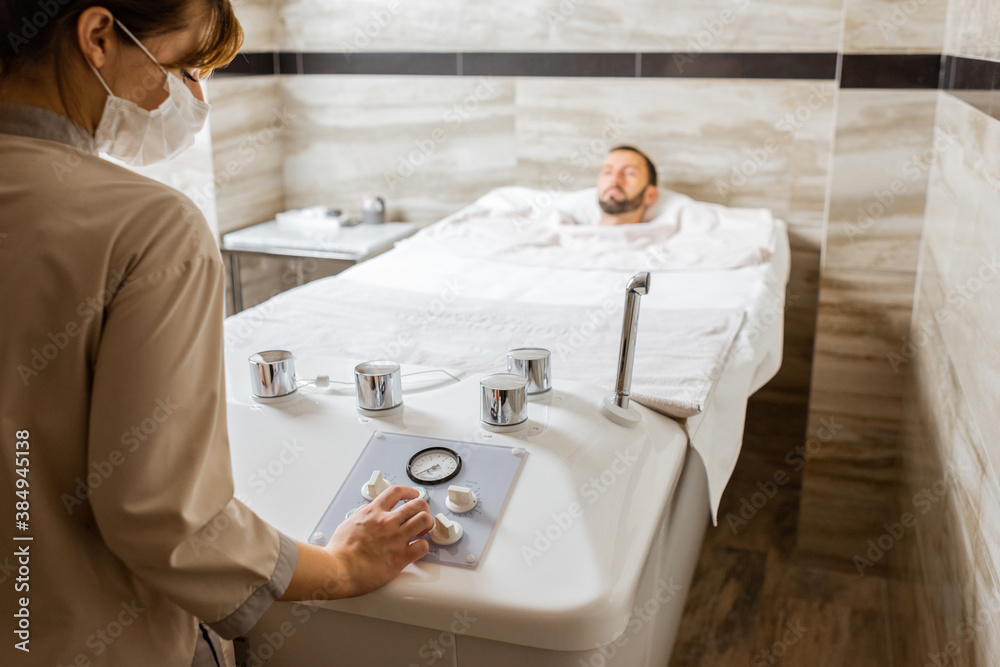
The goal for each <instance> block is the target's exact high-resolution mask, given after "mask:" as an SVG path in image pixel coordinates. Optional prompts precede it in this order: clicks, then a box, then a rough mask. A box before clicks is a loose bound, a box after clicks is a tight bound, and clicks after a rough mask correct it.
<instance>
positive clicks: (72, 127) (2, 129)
mask: <svg viewBox="0 0 1000 667" xmlns="http://www.w3.org/2000/svg"><path fill="white" fill-rule="evenodd" d="M0 134H15V135H18V136H21V137H32V138H34V139H46V140H48V141H58V142H59V143H62V144H68V145H69V146H73V147H74V148H77V149H79V150H81V151H84V152H86V153H91V154H93V155H97V142H96V141H94V137H92V136H91V135H90V134H88V133H87V131H86V130H84V129H83V128H82V127H80V126H79V125H77V124H76V123H74V122H73V121H72V120H70V119H69V118H68V117H66V116H63V115H62V114H58V113H56V112H54V111H49V110H48V109H42V108H39V107H32V106H27V105H24V104H12V103H10V102H0Z"/></svg>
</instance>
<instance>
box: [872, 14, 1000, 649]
mask: <svg viewBox="0 0 1000 667" xmlns="http://www.w3.org/2000/svg"><path fill="white" fill-rule="evenodd" d="M948 14H949V23H948V35H947V39H946V44H947V47H946V53H947V54H948V55H949V56H959V57H963V58H969V59H973V60H969V61H965V62H964V66H965V68H966V70H967V72H968V71H972V73H973V76H963V75H962V73H961V71H959V72H958V73H957V76H955V75H952V74H951V72H952V67H951V65H949V67H948V68H946V70H947V71H948V73H949V81H948V82H947V84H946V87H948V88H951V87H952V85H951V84H952V83H953V82H954V83H957V84H961V85H964V86H967V87H968V89H966V90H961V89H950V90H948V91H947V92H943V93H941V94H940V96H939V99H938V103H937V113H936V117H935V126H934V132H935V134H936V136H937V137H939V142H938V145H939V147H940V150H938V151H937V152H936V153H935V160H934V166H933V168H932V170H931V173H930V182H929V186H928V192H927V206H926V219H925V225H924V230H923V240H922V244H921V254H920V268H919V271H918V274H917V281H916V282H917V289H916V295H915V303H916V305H915V311H914V316H913V321H912V326H911V329H910V332H909V335H908V336H907V337H906V339H905V340H903V341H901V342H900V345H899V347H898V348H897V349H896V350H894V353H895V356H894V357H893V362H894V363H896V364H898V365H900V366H902V368H903V370H905V372H906V373H907V378H908V383H909V391H908V392H907V394H906V397H905V398H906V400H905V405H904V413H903V414H904V416H905V418H906V432H907V437H906V439H905V449H904V452H903V453H904V455H903V457H902V466H901V471H902V473H903V474H902V484H901V485H900V487H901V488H900V508H899V511H900V513H902V512H906V511H909V512H911V513H912V514H914V515H915V517H916V521H915V525H914V526H913V528H912V529H910V531H909V533H910V534H908V535H907V536H906V537H905V538H903V539H901V540H899V548H896V549H894V550H893V552H892V556H893V558H894V559H895V561H894V562H895V564H897V565H898V571H899V578H898V580H897V581H895V582H894V586H893V587H892V588H891V601H892V603H893V606H894V608H895V610H896V612H897V616H898V617H899V618H900V619H902V620H903V621H904V622H906V623H908V624H909V625H910V626H912V627H916V628H919V633H916V634H914V635H913V636H912V637H910V639H909V641H906V642H903V641H900V642H898V643H897V651H898V652H900V655H903V656H905V659H906V660H907V661H908V662H905V663H904V664H925V663H930V664H947V665H962V666H966V665H993V664H996V663H997V660H998V656H1000V589H998V587H1000V529H998V523H997V517H998V516H1000V449H998V447H997V443H998V442H1000V418H998V414H1000V412H998V410H997V397H998V396H1000V335H998V333H997V332H998V330H1000V329H998V324H1000V264H998V262H1000V255H998V253H1000V63H997V62H995V61H993V62H984V61H978V62H977V61H976V60H974V59H978V58H980V57H982V56H988V57H992V58H996V57H997V54H998V52H997V49H996V47H997V42H996V39H997V31H998V30H1000V22H998V18H1000V2H998V1H997V0H981V1H980V2H969V1H968V0H963V1H961V2H959V1H952V2H951V3H950V6H949V12H948ZM949 60H951V61H952V63H951V64H955V63H954V59H953V58H949ZM962 65H963V63H959V70H961V68H962Z"/></svg>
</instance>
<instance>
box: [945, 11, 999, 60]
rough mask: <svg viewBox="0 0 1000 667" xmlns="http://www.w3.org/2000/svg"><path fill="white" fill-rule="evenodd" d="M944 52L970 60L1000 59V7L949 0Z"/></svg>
mask: <svg viewBox="0 0 1000 667" xmlns="http://www.w3.org/2000/svg"><path fill="white" fill-rule="evenodd" d="M945 52H946V53H950V54H954V55H962V56H969V57H973V58H993V59H996V58H1000V3H997V2H996V0H949V2H948V21H947V33H946V35H945Z"/></svg>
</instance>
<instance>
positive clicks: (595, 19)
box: [281, 0, 936, 53]
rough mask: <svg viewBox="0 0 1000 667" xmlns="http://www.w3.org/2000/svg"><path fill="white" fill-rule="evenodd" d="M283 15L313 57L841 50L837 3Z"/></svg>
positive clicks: (584, 1)
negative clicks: (415, 53)
mask: <svg viewBox="0 0 1000 667" xmlns="http://www.w3.org/2000/svg"><path fill="white" fill-rule="evenodd" d="M935 1H936V0H935ZM281 16H282V24H283V27H282V32H283V38H282V44H283V47H284V48H285V49H301V50H309V51H346V52H350V51H356V50H362V51H363V50H367V49H371V50H376V51H410V50H414V51H459V50H463V51H629V52H632V51H681V52H691V53H701V52H704V51H736V52H743V51H835V50H837V47H838V44H839V37H840V18H841V2H839V1H838V0H817V1H815V2H811V3H808V4H805V3H801V2H795V1H794V0H713V1H712V2H703V1H701V0H668V1H666V2H664V1H663V0H636V1H635V2H629V3H617V4H616V3H611V2H595V1H594V0H565V1H563V2H555V1H552V0H524V1H522V2H518V3H507V4H502V5H501V4H496V3H470V2H464V3H463V2H458V1H457V0H449V1H447V2H402V1H400V2H399V3H395V2H386V1H385V0H351V1H350V2H349V1H348V0H311V1H309V2H306V1H305V0H289V1H288V2H286V3H285V4H284V6H283V7H282V11H281Z"/></svg>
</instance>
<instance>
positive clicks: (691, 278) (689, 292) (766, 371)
mask: <svg viewBox="0 0 1000 667" xmlns="http://www.w3.org/2000/svg"><path fill="white" fill-rule="evenodd" d="M631 274H632V272H623V271H617V270H571V269H560V268H549V267H532V266H523V265H522V266H517V267H516V271H513V270H512V267H511V265H510V264H506V263H503V262H499V261H492V260H488V259H483V258H478V257H463V256H460V255H455V254H453V253H449V252H445V251H436V250H433V249H428V248H421V247H418V246H417V245H416V244H403V245H401V246H398V247H396V248H395V249H394V250H392V251H390V252H388V253H386V254H384V255H381V256H379V257H376V258H374V259H372V260H369V261H367V262H365V263H363V264H360V265H357V266H355V267H353V268H351V269H349V270H348V271H347V272H345V273H343V274H340V276H337V277H335V278H333V280H337V279H339V278H341V277H343V278H344V279H349V280H351V281H353V282H355V283H363V284H366V285H369V286H375V287H381V288H385V289H405V290H407V291H409V292H417V293H422V294H425V295H427V296H430V297H435V296H437V297H440V298H441V299H442V301H444V302H447V300H448V299H450V298H452V297H453V295H455V294H456V292H457V293H458V294H459V295H460V296H462V297H463V298H467V299H469V298H482V299H491V300H497V301H506V302H514V303H526V304H540V305H546V304H548V305H559V306H582V307H588V308H599V307H601V305H602V304H604V303H606V302H607V301H608V300H611V301H613V302H615V303H622V304H623V303H624V292H623V291H622V289H621V287H622V285H624V284H625V281H626V280H627V279H628V277H629V276H630V275H631ZM788 274H789V249H788V235H787V228H786V227H785V225H784V223H782V222H780V221H778V223H777V243H776V250H775V253H774V255H773V256H772V258H771V260H770V261H769V262H766V263H764V264H758V265H752V266H746V267H742V268H739V269H728V270H716V271H704V270H702V271H655V272H653V277H652V281H651V284H652V287H651V289H650V293H649V294H648V295H646V296H644V297H643V298H642V306H641V311H640V317H639V331H640V336H641V335H642V333H641V332H642V325H643V319H642V312H647V311H649V310H651V309H662V310H685V309H690V310H704V309H705V308H713V309H720V310H725V309H733V310H741V311H743V312H745V319H744V323H743V325H742V327H741V328H740V330H739V332H738V334H737V336H736V339H735V341H734V343H733V345H732V347H731V348H730V352H729V355H728V358H727V359H726V362H725V364H724V365H723V366H722V368H721V369H719V371H718V375H719V377H718V381H717V382H716V384H715V388H714V390H713V391H712V393H711V394H710V395H709V396H708V399H707V401H706V402H705V409H704V410H703V411H702V412H701V413H700V414H697V415H695V416H692V417H689V418H688V419H687V420H685V421H683V422H682V423H683V425H684V426H685V429H686V431H687V433H688V436H689V438H690V441H691V445H692V446H693V447H694V448H695V449H696V450H697V451H698V452H699V454H701V456H702V459H703V460H704V462H705V467H706V472H707V475H708V484H709V495H710V498H709V500H710V505H711V509H712V516H713V520H715V521H716V522H717V512H718V506H719V502H720V501H721V498H722V494H723V492H724V491H725V487H726V484H727V483H728V481H729V478H730V476H731V474H732V471H733V469H734V468H735V465H736V461H737V459H738V458H739V452H740V448H741V446H742V437H743V424H744V418H745V414H746V401H747V398H748V397H749V396H750V394H752V393H753V392H754V391H756V390H757V389H759V388H760V387H761V386H762V385H763V384H764V383H766V382H767V380H769V379H770V378H771V377H772V376H773V375H774V374H775V373H776V372H777V370H778V368H779V367H780V365H781V350H782V338H783V313H784V298H785V285H786V283H787V281H788ZM512 275H516V276H517V279H516V280H511V279H510V277H511V276H512ZM314 289H316V288H315V283H313V284H311V285H305V286H303V287H301V288H298V290H314ZM296 291H297V290H293V291H291V292H288V293H285V295H284V296H283V297H278V298H276V299H274V300H272V301H271V302H268V303H265V304H263V305H262V306H259V307H257V308H256V309H253V310H251V311H246V312H244V313H243V314H241V315H238V316H235V317H234V318H230V320H229V321H228V322H227V339H228V341H227V347H229V348H230V349H240V350H245V349H247V346H250V347H253V346H254V345H257V346H259V347H258V349H266V348H267V347H271V346H282V345H283V344H284V345H287V344H288V343H283V341H282V340H278V339H271V340H269V338H271V336H261V335H260V332H261V330H262V327H261V326H260V322H261V321H262V320H270V321H277V322H278V323H279V324H281V325H282V326H284V327H285V330H286V331H293V330H294V329H295V328H301V327H308V326H309V322H305V321H298V320H297V319H296V314H295V313H294V312H288V311H287V310H286V309H283V306H282V303H283V301H284V300H289V301H294V300H295V292H296ZM330 307H331V308H336V303H331V304H330ZM619 312H620V310H619ZM268 329H270V330H271V331H272V332H273V328H270V327H268ZM295 351H296V353H301V352H303V351H302V350H295ZM501 352H502V351H501ZM609 389H611V387H609Z"/></svg>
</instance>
